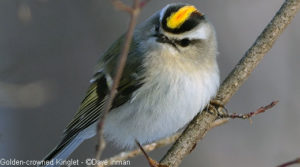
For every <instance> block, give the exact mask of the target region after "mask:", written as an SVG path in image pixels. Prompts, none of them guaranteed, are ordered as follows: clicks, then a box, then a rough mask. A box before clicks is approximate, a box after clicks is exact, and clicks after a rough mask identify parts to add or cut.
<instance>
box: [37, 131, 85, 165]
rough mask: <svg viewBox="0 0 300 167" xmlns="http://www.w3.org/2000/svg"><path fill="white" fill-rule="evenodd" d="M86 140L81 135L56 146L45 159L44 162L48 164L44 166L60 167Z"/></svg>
mask: <svg viewBox="0 0 300 167" xmlns="http://www.w3.org/2000/svg"><path fill="white" fill-rule="evenodd" d="M84 140H85V138H83V137H81V136H80V135H76V136H74V137H72V138H71V139H70V140H69V141H68V142H64V143H60V144H59V145H58V146H56V147H55V148H54V149H53V150H52V151H51V152H50V153H49V154H48V155H47V156H46V157H45V158H44V162H45V163H48V164H45V165H42V166H43V167H59V166H60V165H61V162H62V161H63V160H65V159H67V158H68V156H69V155H70V154H71V153H72V152H73V151H74V150H75V149H76V148H77V147H78V146H79V145H80V144H81V143H82V142H83V141H84ZM42 166H41V167H42Z"/></svg>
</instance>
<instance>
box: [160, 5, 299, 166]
mask: <svg viewBox="0 0 300 167" xmlns="http://www.w3.org/2000/svg"><path fill="white" fill-rule="evenodd" d="M299 8H300V0H286V1H285V2H284V4H283V5H282V7H281V8H280V10H279V11H278V12H277V13H276V15H275V16H274V17H273V19H272V20H271V22H270V23H269V24H268V26H267V27H266V28H265V29H264V31H263V32H262V33H261V34H260V36H259V37H258V38H257V39H256V41H255V43H254V44H253V45H252V46H251V48H250V49H249V50H248V51H247V52H246V53H245V55H244V57H243V58H242V59H241V60H240V62H239V63H238V64H237V65H236V66H235V68H234V69H233V70H232V72H231V73H230V74H229V76H228V77H227V78H226V79H225V81H224V82H223V84H222V85H221V87H220V89H219V92H218V94H217V96H216V98H215V99H214V101H217V102H218V103H219V104H221V105H225V104H226V103H227V102H228V101H229V100H230V99H231V97H232V96H233V94H234V93H235V92H236V91H237V90H238V89H239V88H240V86H241V85H242V84H243V83H244V82H245V81H246V80H247V78H248V77H249V75H250V74H251V73H252V71H253V70H254V68H255V67H256V66H257V65H258V63H259V62H260V61H261V60H262V58H263V57H264V56H265V55H266V53H267V52H268V51H269V50H270V49H271V48H272V46H273V44H274V42H275V41H276V39H277V38H278V37H279V35H280V34H281V33H282V32H283V30H284V29H285V28H286V27H287V25H288V24H289V23H290V22H291V20H292V19H293V18H294V16H295V15H296V13H297V12H298V10H299ZM216 118H217V112H216V111H212V110H210V111H209V112H207V111H202V112H201V113H199V114H198V115H197V116H196V117H195V118H194V119H193V120H192V121H191V123H190V124H189V125H188V127H187V128H186V129H185V131H184V132H183V133H182V135H181V136H180V137H179V138H178V139H177V141H176V142H175V143H174V145H173V146H172V147H171V148H170V149H169V151H168V152H167V154H166V155H165V156H164V157H163V158H162V159H161V164H162V165H167V166H170V167H177V166H179V165H180V163H181V161H182V159H183V158H184V157H185V156H187V155H188V154H189V153H190V152H191V151H192V150H193V147H194V145H195V144H196V143H197V142H198V141H199V140H200V139H202V138H203V137H204V136H205V134H206V133H207V131H208V130H209V127H210V125H211V124H212V122H214V121H215V120H216Z"/></svg>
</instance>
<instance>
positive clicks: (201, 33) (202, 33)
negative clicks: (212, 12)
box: [184, 24, 211, 39]
mask: <svg viewBox="0 0 300 167" xmlns="http://www.w3.org/2000/svg"><path fill="white" fill-rule="evenodd" d="M199 26H201V27H199V28H197V29H196V30H195V31H192V32H189V33H188V34H184V37H185V38H189V39H208V38H209V35H210V33H211V29H210V27H209V25H207V24H204V25H199Z"/></svg>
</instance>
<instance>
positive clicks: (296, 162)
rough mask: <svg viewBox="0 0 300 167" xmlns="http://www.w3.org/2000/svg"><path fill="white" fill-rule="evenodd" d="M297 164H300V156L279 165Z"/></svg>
mask: <svg viewBox="0 0 300 167" xmlns="http://www.w3.org/2000/svg"><path fill="white" fill-rule="evenodd" d="M296 164H300V158H297V159H295V160H293V161H289V162H286V163H284V164H281V165H279V166H278V167H288V166H291V165H296Z"/></svg>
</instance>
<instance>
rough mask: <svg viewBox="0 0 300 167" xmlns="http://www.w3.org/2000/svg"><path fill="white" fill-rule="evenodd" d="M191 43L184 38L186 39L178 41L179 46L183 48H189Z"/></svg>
mask: <svg viewBox="0 0 300 167" xmlns="http://www.w3.org/2000/svg"><path fill="white" fill-rule="evenodd" d="M190 43H191V41H190V40H189V39H187V38H184V39H182V40H180V41H178V44H179V45H180V46H182V47H187V46H188V45H189V44H190Z"/></svg>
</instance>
